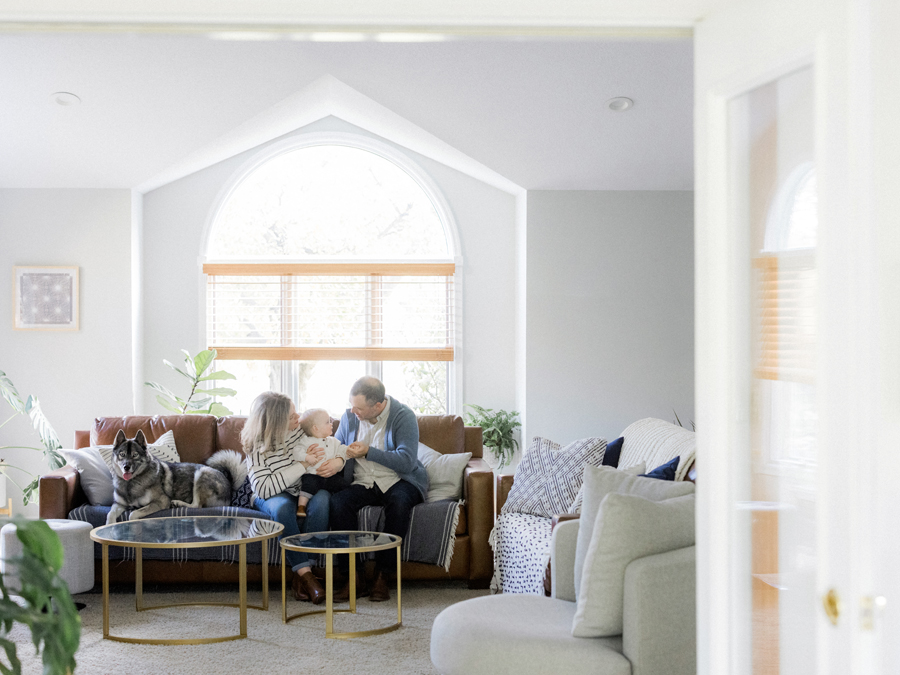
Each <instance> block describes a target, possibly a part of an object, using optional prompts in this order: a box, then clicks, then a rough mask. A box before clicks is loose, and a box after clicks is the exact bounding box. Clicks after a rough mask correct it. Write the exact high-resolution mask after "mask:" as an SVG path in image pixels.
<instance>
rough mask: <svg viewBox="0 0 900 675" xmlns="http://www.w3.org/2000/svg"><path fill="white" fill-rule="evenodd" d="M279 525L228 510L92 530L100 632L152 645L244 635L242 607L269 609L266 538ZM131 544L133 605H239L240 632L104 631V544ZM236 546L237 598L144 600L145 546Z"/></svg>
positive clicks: (106, 560) (277, 530) (106, 613)
mask: <svg viewBox="0 0 900 675" xmlns="http://www.w3.org/2000/svg"><path fill="white" fill-rule="evenodd" d="M283 529H284V526H283V525H281V523H276V522H275V521H273V520H263V519H261V518H240V517H233V516H182V517H168V518H142V519H140V520H129V521H126V522H123V523H114V524H112V525H103V526H101V527H97V528H94V529H93V530H92V531H91V539H93V540H94V541H96V542H99V543H101V544H102V545H103V637H104V639H106V640H116V641H118V642H132V643H137V644H151V645H199V644H209V643H211V642H225V641H227V640H240V639H241V638H245V637H247V607H250V608H251V609H262V610H268V609H269V565H268V562H267V561H268V557H269V556H268V540H269V539H272V538H273V537H275V536H277V535H278V534H279V533H280V532H281V531H282V530H283ZM255 541H258V542H261V546H262V561H263V565H262V591H263V593H262V605H259V606H256V605H248V604H247V544H249V543H252V542H255ZM110 544H112V545H114V546H125V547H128V548H134V549H135V555H134V558H135V580H134V586H135V609H136V610H137V611H138V612H142V611H144V610H148V609H161V608H163V607H180V606H194V605H215V606H219V607H239V608H240V633H238V634H237V635H226V636H223V637H210V638H191V639H176V640H157V639H154V638H127V637H118V636H116V635H110V632H109V546H110ZM235 545H237V546H238V564H239V571H238V575H239V576H238V579H239V587H240V600H239V602H236V603H235V602H178V603H173V604H168V605H154V606H152V607H145V606H144V580H143V571H142V560H143V555H142V551H143V549H145V548H204V547H210V546H235Z"/></svg>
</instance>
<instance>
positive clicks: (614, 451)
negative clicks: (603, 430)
mask: <svg viewBox="0 0 900 675" xmlns="http://www.w3.org/2000/svg"><path fill="white" fill-rule="evenodd" d="M624 443H625V437H624V436H619V437H618V438H617V439H616V440H614V441H612V442H611V443H607V444H606V453H605V454H604V455H603V466H611V467H613V468H616V467H617V466H619V455H621V454H622V445H623V444H624Z"/></svg>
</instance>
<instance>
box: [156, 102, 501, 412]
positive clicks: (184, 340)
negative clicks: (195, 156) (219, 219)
mask: <svg viewBox="0 0 900 675" xmlns="http://www.w3.org/2000/svg"><path fill="white" fill-rule="evenodd" d="M321 131H340V132H352V133H359V134H361V135H363V136H368V137H371V136H372V135H371V134H369V133H368V132H366V131H364V130H361V129H359V128H357V127H355V126H353V125H350V124H348V123H346V122H343V121H342V120H339V119H336V118H334V117H330V118H326V119H323V120H320V121H319V122H316V123H314V124H311V125H308V126H306V127H304V128H303V129H301V130H298V131H297V132H295V134H290V135H296V134H302V133H309V132H321ZM290 135H289V136H290ZM283 138H286V137H283ZM280 140H282V139H281V138H279V139H275V140H274V141H272V142H273V143H275V142H278V141H280ZM380 140H382V141H384V142H387V143H389V144H390V142H389V141H386V140H385V139H383V138H382V139H380ZM391 145H394V144H391ZM264 147H265V145H264V146H260V148H258V149H255V150H252V151H248V152H246V153H242V154H240V155H237V156H236V157H233V158H231V159H229V160H226V161H223V162H220V163H218V164H215V165H213V166H211V167H209V168H208V169H204V170H202V171H198V172H197V173H194V174H192V175H190V176H186V177H185V178H182V179H180V180H178V181H175V182H173V183H170V184H168V185H166V186H163V187H161V188H159V189H157V190H153V191H151V192H148V193H147V194H146V195H144V220H143V265H144V269H145V271H146V274H145V277H144V289H143V302H144V308H145V313H144V341H143V349H144V355H143V367H144V375H145V378H146V379H148V380H156V381H159V382H162V383H164V384H170V385H172V386H173V387H175V386H179V385H180V384H181V383H180V382H178V376H177V375H175V374H174V373H172V372H171V371H169V370H168V369H167V368H166V367H165V366H164V365H163V364H162V359H164V358H167V359H169V360H173V359H176V358H178V353H179V351H178V350H179V349H181V348H185V349H188V350H189V351H192V352H193V351H197V350H199V349H201V348H204V347H205V344H204V340H203V325H202V321H201V313H202V311H203V308H202V302H201V300H202V298H203V294H204V292H205V291H204V279H203V277H202V275H201V274H200V272H199V265H198V257H199V256H200V254H201V239H202V235H203V232H204V227H205V226H206V223H207V219H208V218H209V215H210V212H211V210H212V209H213V208H214V206H215V203H216V199H217V198H218V196H219V191H220V190H221V188H222V186H223V185H225V184H226V183H227V182H228V181H229V180H230V179H231V177H232V176H233V174H234V172H236V171H237V170H239V169H240V167H241V166H242V165H243V164H244V162H246V161H247V159H248V158H250V157H252V156H253V155H254V154H255V153H256V152H259V150H260V149H262V148H264ZM394 147H399V146H396V145H395V146H394ZM400 149H401V150H403V151H404V152H405V153H406V154H407V156H409V157H410V158H411V159H412V160H413V161H415V162H417V163H418V164H419V165H420V166H421V167H422V168H423V169H424V170H425V172H426V173H428V174H429V176H430V177H431V178H432V180H433V181H434V182H435V183H436V184H437V186H438V188H439V189H440V190H441V191H442V193H443V195H444V197H445V198H446V200H447V203H448V204H449V206H450V209H451V211H452V212H453V216H454V218H455V219H456V223H457V226H458V229H459V239H460V242H461V247H462V251H461V254H462V258H463V266H464V278H463V321H464V334H463V356H462V358H463V363H464V379H463V382H462V400H463V402H465V403H478V404H480V405H483V406H487V407H499V408H511V407H513V405H514V402H515V198H514V197H513V196H512V195H510V194H507V193H506V192H503V191H501V190H498V189H496V188H493V187H490V186H488V185H486V184H484V183H482V182H480V181H477V180H475V179H472V178H470V177H469V176H466V175H464V174H462V173H460V172H459V171H456V170H454V169H450V168H448V167H447V166H445V165H443V164H440V163H438V162H436V161H434V160H431V159H428V158H426V157H423V156H421V155H418V154H417V153H414V152H411V151H409V150H406V149H404V148H400ZM350 384H351V382H348V383H347V387H348V390H349V386H350ZM138 406H139V408H140V410H141V412H142V413H146V414H152V413H159V412H162V410H161V409H160V408H159V406H158V404H157V403H156V402H155V400H154V399H153V397H152V396H149V395H147V394H146V392H145V395H144V397H143V400H142V401H141V402H139V404H138Z"/></svg>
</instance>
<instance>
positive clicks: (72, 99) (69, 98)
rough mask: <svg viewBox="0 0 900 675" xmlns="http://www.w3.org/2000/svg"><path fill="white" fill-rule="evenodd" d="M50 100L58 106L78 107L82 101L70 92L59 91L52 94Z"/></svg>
mask: <svg viewBox="0 0 900 675" xmlns="http://www.w3.org/2000/svg"><path fill="white" fill-rule="evenodd" d="M50 100H51V101H53V102H54V103H56V104H57V105H78V104H79V103H81V99H80V98H78V97H77V96H76V95H75V94H72V93H70V92H68V91H57V92H55V93H53V94H50Z"/></svg>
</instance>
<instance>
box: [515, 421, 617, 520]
mask: <svg viewBox="0 0 900 675" xmlns="http://www.w3.org/2000/svg"><path fill="white" fill-rule="evenodd" d="M605 450H606V440H605V439H603V438H583V439H581V440H579V441H574V442H573V443H569V445H567V446H566V447H564V448H563V447H561V446H560V444H559V443H554V442H553V441H551V440H548V439H546V438H541V437H540V436H535V438H534V440H533V441H532V442H531V445H530V446H529V448H528V450H527V451H526V452H525V455H524V456H523V457H522V461H521V463H520V464H519V466H518V467H517V468H516V472H515V478H514V480H513V486H512V489H511V490H510V491H509V497H507V499H506V503H505V504H504V505H503V509H502V512H503V513H530V514H532V515H535V516H543V517H544V518H550V517H551V516H553V515H555V514H557V513H566V511H568V510H569V507H570V506H571V505H572V502H573V500H574V499H575V496H576V495H577V494H578V490H579V489H580V488H581V484H582V482H583V481H584V471H585V468H586V467H587V466H589V465H590V466H599V465H600V463H601V462H602V461H603V453H604V452H605Z"/></svg>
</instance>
